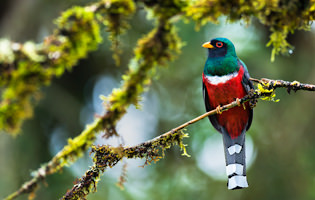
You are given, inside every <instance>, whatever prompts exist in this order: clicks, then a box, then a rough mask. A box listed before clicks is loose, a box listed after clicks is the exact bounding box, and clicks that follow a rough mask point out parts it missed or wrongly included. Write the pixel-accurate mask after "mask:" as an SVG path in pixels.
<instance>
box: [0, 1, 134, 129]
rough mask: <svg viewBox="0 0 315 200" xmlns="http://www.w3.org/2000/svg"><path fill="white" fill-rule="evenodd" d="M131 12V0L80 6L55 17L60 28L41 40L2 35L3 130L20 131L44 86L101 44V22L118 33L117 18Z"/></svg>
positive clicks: (0, 120) (0, 126) (0, 118)
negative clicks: (16, 39) (18, 39)
mask: <svg viewBox="0 0 315 200" xmlns="http://www.w3.org/2000/svg"><path fill="white" fill-rule="evenodd" d="M118 8H119V12H120V13H118V11H117V9H118ZM133 11H134V5H133V2H132V1H129V0H115V1H114V0H113V1H100V2H98V3H95V4H92V5H91V6H86V7H78V6H76V7H73V8H71V9H68V10H67V11H65V12H64V13H62V15H61V16H60V17H59V18H58V19H57V20H56V25H57V29H56V30H55V31H54V33H53V34H52V35H51V36H48V37H47V38H46V39H45V41H44V42H43V43H41V44H35V43H32V42H26V43H25V44H19V43H14V42H11V41H9V40H6V39H2V40H0V47H2V48H0V49H2V51H0V74H1V77H0V87H1V88H0V89H1V90H0V91H1V99H0V130H1V129H3V130H5V131H6V132H8V133H12V134H17V133H18V131H19V129H20V127H21V124H22V122H23V121H24V120H25V119H27V118H30V117H31V116H32V111H33V108H32V104H33V103H34V102H33V101H34V100H37V99H38V96H39V89H40V87H41V86H44V85H48V84H49V83H50V82H51V80H52V78H54V77H59V76H61V75H62V74H63V73H64V72H65V71H66V70H71V69H72V68H73V67H74V66H75V65H76V64H77V62H78V61H79V59H82V58H85V57H86V56H87V54H88V53H89V52H91V51H93V50H95V49H96V48H97V47H98V44H99V43H100V42H101V41H102V38H101V36H100V23H106V24H107V25H108V30H109V31H110V32H111V33H115V35H117V34H119V33H121V32H122V31H121V30H123V29H124V28H125V26H116V23H118V22H120V23H122V22H121V21H122V20H124V19H125V18H126V17H127V16H129V15H131V14H132V13H133ZM112 15H115V17H116V18H114V17H113V16H112ZM109 18H110V19H109ZM114 19H115V20H114ZM125 23H126V22H125ZM122 24H124V23H122ZM113 27H115V29H114V28H113ZM3 49H5V50H3ZM2 88H3V90H2ZM35 102H36V101H35Z"/></svg>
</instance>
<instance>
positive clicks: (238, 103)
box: [235, 98, 246, 110]
mask: <svg viewBox="0 0 315 200" xmlns="http://www.w3.org/2000/svg"><path fill="white" fill-rule="evenodd" d="M235 101H236V103H237V105H238V106H241V105H243V108H244V110H246V106H245V103H243V104H241V101H240V99H239V98H236V99H235Z"/></svg>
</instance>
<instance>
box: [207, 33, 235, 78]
mask: <svg viewBox="0 0 315 200" xmlns="http://www.w3.org/2000/svg"><path fill="white" fill-rule="evenodd" d="M202 46H203V47H205V48H208V59H207V61H206V64H205V68H204V73H205V74H206V75H217V76H223V75H226V74H230V73H233V72H235V71H238V69H239V65H238V58H237V55H236V53H235V47H234V45H233V43H232V42H231V41H230V40H228V39H227V38H214V39H212V40H210V42H206V43H204V44H203V45H202Z"/></svg>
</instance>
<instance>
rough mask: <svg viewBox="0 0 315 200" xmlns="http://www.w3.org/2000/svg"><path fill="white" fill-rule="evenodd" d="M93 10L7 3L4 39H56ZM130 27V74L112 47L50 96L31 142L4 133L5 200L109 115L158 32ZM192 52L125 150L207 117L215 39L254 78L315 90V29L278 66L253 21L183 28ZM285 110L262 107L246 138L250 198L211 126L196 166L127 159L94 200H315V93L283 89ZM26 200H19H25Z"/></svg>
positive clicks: (148, 23) (60, 189) (138, 118)
mask: <svg viewBox="0 0 315 200" xmlns="http://www.w3.org/2000/svg"><path fill="white" fill-rule="evenodd" d="M86 3H87V1H83V0H76V1H73V0H68V1H53V0H11V1H10V0H4V1H2V2H1V7H0V38H9V39H11V40H13V41H18V42H24V41H27V40H33V41H37V42H41V41H42V40H43V38H44V37H45V36H47V35H49V34H51V33H52V30H53V29H54V24H53V23H52V21H53V19H55V18H56V17H58V16H59V15H60V13H61V12H62V11H63V10H65V9H67V8H69V7H71V6H72V5H85V4H86ZM130 24H131V28H130V29H129V30H128V33H127V34H125V35H123V36H122V37H121V48H122V50H123V52H124V53H123V55H122V56H121V60H122V63H121V66H120V67H116V66H115V64H114V61H113V59H112V57H111V52H110V50H109V49H110V43H109V41H108V40H107V39H106V38H107V33H106V32H105V28H104V31H103V32H104V34H103V35H104V42H103V43H102V44H101V45H100V47H99V49H98V51H96V52H93V53H91V54H90V55H89V57H88V58H87V59H84V60H81V61H80V63H79V64H78V66H76V67H75V68H74V69H73V71H71V72H67V73H66V74H64V75H63V76H62V77H61V78H59V79H55V80H54V81H53V83H52V84H51V85H50V86H49V87H45V88H42V94H43V95H42V99H41V101H40V102H39V104H38V105H37V106H36V109H35V114H34V117H33V118H32V119H30V120H27V121H26V123H25V124H24V126H23V128H22V134H20V135H19V136H18V137H16V138H12V137H11V136H9V135H7V134H0V162H1V164H0V175H1V178H0V198H3V197H5V196H6V195H8V194H9V193H11V192H13V191H15V190H16V189H18V188H19V187H20V186H21V184H22V183H24V182H25V181H26V180H29V179H30V173H31V171H32V170H35V169H37V168H38V167H39V166H40V164H41V163H45V162H47V161H49V160H50V159H51V158H52V157H53V156H54V155H55V154H56V153H57V152H58V151H59V150H60V149H61V148H62V147H63V145H65V144H66V142H67V138H69V137H75V136H76V135H78V134H79V133H80V131H82V130H83V128H84V126H85V125H86V124H87V123H89V122H92V120H93V117H94V115H95V114H96V113H98V114H101V113H103V112H104V110H103V109H104V108H103V106H102V104H101V102H102V101H101V100H100V99H99V95H108V94H110V92H111V90H112V89H113V88H115V87H119V86H120V84H121V75H122V74H124V73H125V72H126V71H127V66H128V62H129V59H130V58H132V56H133V52H132V48H133V47H134V46H135V44H136V42H137V39H139V38H140V37H141V36H143V35H144V34H146V33H148V32H149V31H150V30H151V28H152V27H153V25H154V22H153V21H152V20H148V19H147V18H146V13H145V11H144V10H143V9H139V10H138V12H137V13H136V15H135V16H134V17H133V18H132V19H131V20H130ZM176 25H177V28H178V32H179V35H180V37H181V38H182V40H183V41H184V42H185V44H186V45H185V46H184V47H183V49H182V54H181V55H179V56H178V59H176V60H175V61H174V62H172V63H170V64H169V67H168V68H158V70H157V75H156V78H155V80H154V81H153V82H152V86H151V88H150V90H149V92H147V93H145V94H144V95H143V101H142V109H141V110H137V109H135V107H134V106H131V107H130V108H129V110H128V113H127V114H126V115H125V116H124V117H123V119H122V120H121V121H120V122H119V124H118V127H117V130H118V132H119V134H121V135H122V136H123V138H124V142H125V144H126V145H135V144H138V143H141V142H144V141H146V140H148V139H151V138H153V137H155V136H157V135H160V134H162V133H163V132H166V131H168V130H170V129H172V128H173V127H176V126H177V125H179V124H181V123H183V122H185V121H187V120H190V119H192V118H194V117H196V116H198V115H200V114H203V113H204V112H205V108H204V103H203V99H202V92H201V73H202V70H203V66H204V62H205V59H206V55H207V51H206V50H205V49H203V48H201V44H202V43H203V42H205V41H208V40H209V39H211V38H214V37H218V36H220V37H227V38H229V39H231V40H232V41H233V43H234V45H235V47H236V51H237V54H238V56H239V57H240V58H241V59H242V60H243V61H244V62H245V63H246V65H247V67H248V69H249V72H250V74H251V76H252V77H255V78H262V77H266V78H270V79H283V80H290V81H293V80H298V81H300V82H304V83H313V84H315V54H314V52H315V26H314V25H313V26H312V29H311V31H309V32H304V31H296V32H295V33H294V35H290V36H289V39H288V40H289V42H290V43H291V44H293V45H294V46H295V49H294V50H293V53H292V54H291V55H289V56H278V57H276V61H275V62H273V63H271V62H270V53H271V48H267V47H266V43H267V42H268V37H269V36H268V34H269V32H268V28H267V27H264V26H262V25H261V24H259V22H257V21H255V19H253V20H252V23H251V25H249V26H246V25H244V23H242V22H238V23H235V24H229V23H226V19H225V18H222V19H221V23H220V25H214V24H208V25H206V26H204V27H203V28H201V30H200V31H198V32H197V31H196V30H195V24H194V23H192V22H186V23H183V22H182V21H178V22H177V23H176ZM277 98H279V99H280V100H281V101H280V102H278V103H273V102H265V101H259V103H258V105H257V107H256V108H255V110H254V119H253V124H252V126H251V129H250V130H249V132H248V134H247V163H248V165H249V166H248V173H247V177H248V182H249V185H250V187H249V188H247V189H244V190H238V191H229V190H227V187H226V181H227V178H226V176H225V167H224V166H225V163H224V155H223V145H222V139H221V135H220V134H218V133H217V132H216V131H215V130H214V128H213V127H212V126H211V125H210V123H209V121H208V120H207V119H204V120H202V121H200V122H198V123H196V124H194V125H191V126H189V127H188V129H187V132H188V133H189V134H190V137H189V138H187V139H185V140H184V141H185V142H186V143H187V144H188V147H187V150H188V153H189V154H190V155H191V157H190V158H187V157H183V156H181V152H180V150H179V148H178V147H175V148H172V149H170V150H168V151H167V152H166V157H165V159H162V160H161V161H159V162H158V163H156V164H153V165H150V166H146V167H145V168H141V167H139V166H140V165H143V163H144V160H140V159H137V160H124V161H123V162H121V163H120V164H118V165H116V166H115V167H114V168H112V169H108V170H107V171H106V172H105V173H104V175H103V176H102V177H101V181H100V182H99V184H98V187H97V193H94V194H91V195H89V196H88V199H91V200H93V199H94V200H98V199H122V200H124V199H126V200H129V199H130V200H131V199H213V200H220V199H243V200H245V199H256V200H260V199H262V200H266V199H268V200H272V199H287V200H290V199H315V145H314V142H315V104H314V101H315V93H311V92H304V91H300V92H297V93H294V92H292V94H291V95H289V94H288V93H287V92H286V91H285V90H284V89H278V90H277ZM120 142H121V140H120V139H119V138H112V139H109V140H106V139H104V138H102V137H101V135H100V137H99V138H98V139H97V141H96V144H111V145H118V144H119V143H120ZM123 163H127V165H128V167H127V170H128V172H127V182H126V183H125V189H124V190H120V189H119V188H118V187H117V186H116V183H117V181H118V178H119V176H120V174H121V170H122V166H123ZM90 165H92V162H91V158H90V157H89V155H88V152H87V154H86V155H85V156H84V157H83V158H81V159H80V160H78V161H77V162H76V163H75V164H74V165H72V166H70V167H68V168H65V169H64V170H63V171H62V172H61V173H58V174H55V175H52V176H49V177H48V178H47V180H46V181H45V182H46V184H44V185H43V184H42V185H41V188H40V189H39V190H38V191H37V193H36V194H37V197H36V199H47V200H50V199H58V198H60V197H62V196H63V194H65V192H66V191H67V189H70V188H71V187H72V185H73V182H74V181H75V179H76V178H79V177H81V175H83V174H84V172H85V171H86V170H87V169H88V168H89V166H90ZM26 198H27V196H22V197H20V198H19V199H26Z"/></svg>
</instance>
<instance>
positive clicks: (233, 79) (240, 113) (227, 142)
mask: <svg viewBox="0 0 315 200" xmlns="http://www.w3.org/2000/svg"><path fill="white" fill-rule="evenodd" d="M202 47H204V48H207V49H208V58H207V60H206V63H205V66H204V70H203V73H202V82H203V84H202V85H203V87H202V90H203V98H204V103H205V107H206V110H207V111H210V110H213V109H217V114H215V115H212V116H209V120H210V122H211V124H212V125H213V126H214V128H215V129H216V130H217V131H219V132H220V133H221V134H222V137H223V146H224V153H225V162H226V173H227V176H228V183H227V187H228V189H230V190H234V189H242V188H247V187H248V182H247V177H246V161H245V133H246V131H248V129H249V128H250V126H251V123H252V119H253V110H252V108H251V106H250V105H249V103H248V102H246V103H244V104H243V105H242V106H241V105H240V106H237V107H234V108H231V109H229V110H227V111H224V112H222V113H220V112H219V111H220V110H219V108H220V106H222V105H225V104H228V103H231V102H232V101H235V100H236V101H238V102H239V99H241V98H242V97H244V96H245V95H247V94H248V93H249V92H250V91H251V89H253V88H254V87H253V84H252V82H251V81H250V75H249V73H248V70H247V67H246V65H245V63H244V62H243V61H242V60H240V59H239V58H238V57H237V55H236V52H235V47H234V45H233V43H232V42H231V41H230V40H229V39H227V38H221V37H219V38H214V39H211V40H210V41H209V42H206V43H204V44H203V45H202Z"/></svg>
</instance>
